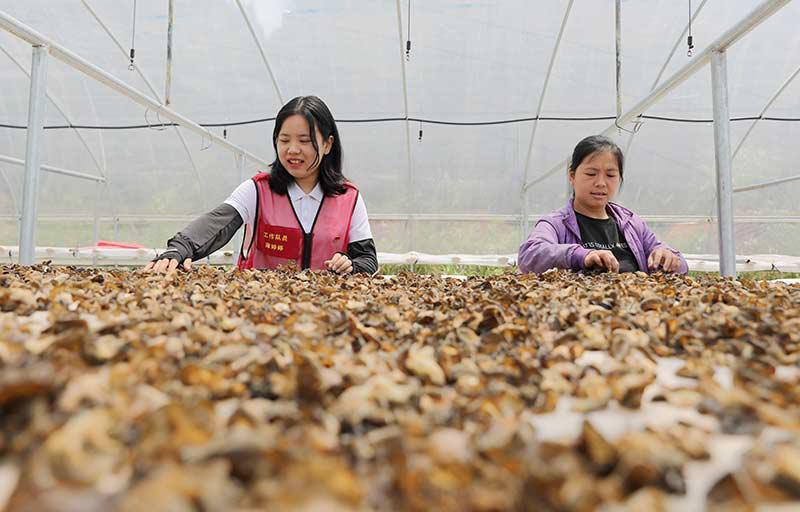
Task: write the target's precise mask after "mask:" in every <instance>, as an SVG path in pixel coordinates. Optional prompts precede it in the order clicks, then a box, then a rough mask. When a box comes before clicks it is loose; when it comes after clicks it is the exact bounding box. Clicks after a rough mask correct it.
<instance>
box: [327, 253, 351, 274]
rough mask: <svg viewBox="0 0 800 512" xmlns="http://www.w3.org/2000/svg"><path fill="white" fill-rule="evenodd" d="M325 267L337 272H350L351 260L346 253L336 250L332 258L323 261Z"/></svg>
mask: <svg viewBox="0 0 800 512" xmlns="http://www.w3.org/2000/svg"><path fill="white" fill-rule="evenodd" d="M325 268H327V269H328V270H330V271H331V272H336V273H337V274H350V273H352V272H353V262H352V261H351V260H350V258H348V257H347V255H346V254H342V253H340V252H337V253H336V254H334V255H333V258H331V259H329V260H328V261H326V262H325Z"/></svg>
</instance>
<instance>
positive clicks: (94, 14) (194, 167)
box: [81, 0, 208, 204]
mask: <svg viewBox="0 0 800 512" xmlns="http://www.w3.org/2000/svg"><path fill="white" fill-rule="evenodd" d="M81 3H82V4H83V6H84V7H85V8H86V10H87V11H89V14H91V15H92V17H93V18H94V19H95V21H97V23H98V24H100V26H101V27H102V28H103V30H104V31H105V33H106V34H107V35H108V37H110V38H111V40H112V41H113V42H114V45H115V46H116V47H117V48H118V49H119V51H120V52H122V54H123V55H125V56H126V57H127V55H128V53H127V52H126V51H125V48H124V47H123V46H122V43H120V41H119V39H117V37H116V36H115V35H114V33H113V32H111V29H110V28H108V26H107V25H106V24H105V22H103V20H102V19H101V18H100V16H99V15H98V14H97V12H96V11H95V10H94V9H93V8H92V6H91V5H89V2H88V1H87V0H81ZM132 65H133V67H134V69H135V71H136V73H137V74H138V75H139V77H140V78H141V79H142V81H143V82H144V83H145V85H146V86H147V89H148V90H149V91H150V94H152V95H153V97H154V98H155V99H156V100H157V101H158V102H159V103H161V104H163V103H164V99H163V98H162V97H161V95H160V94H159V93H158V92H157V91H156V89H155V87H153V84H152V82H150V80H149V79H148V78H147V75H145V74H144V72H143V71H142V70H141V68H140V67H139V66H138V65H137V64H136V63H133V64H132ZM173 129H174V130H175V133H176V134H177V135H178V138H179V139H180V141H181V145H182V146H183V149H184V151H185V152H186V157H187V158H188V159H189V163H191V165H192V170H193V171H194V175H195V178H196V180H197V186H198V187H199V188H200V193H201V195H202V196H203V197H206V203H207V204H208V200H207V196H208V194H207V193H205V187H203V179H202V178H201V177H200V171H199V170H198V169H197V164H196V163H195V161H194V157H192V152H191V151H190V150H189V145H188V144H187V143H186V138H185V137H184V136H183V133H181V131H180V129H179V127H177V126H174V127H173Z"/></svg>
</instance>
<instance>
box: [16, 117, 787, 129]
mask: <svg viewBox="0 0 800 512" xmlns="http://www.w3.org/2000/svg"><path fill="white" fill-rule="evenodd" d="M641 118H642V119H650V120H653V121H668V122H673V123H713V122H714V120H713V119H703V118H688V117H669V116H653V115H643V116H641ZM615 119H616V117H615V116H598V117H556V116H539V118H538V120H539V121H564V122H583V121H613V120H615ZM757 119H761V120H762V121H778V122H794V123H796V122H800V117H767V116H765V117H760V116H742V117H732V118H731V119H730V120H731V122H737V121H755V120H757ZM274 120H275V118H274V117H263V118H260V119H250V120H247V121H236V122H232V123H231V122H225V123H200V126H202V127H203V128H221V127H226V126H227V127H230V126H243V125H250V124H260V123H267V122H270V121H274ZM407 120H408V121H413V122H419V123H429V124H438V125H445V126H494V125H503V124H513V123H529V122H532V121H536V120H537V118H536V117H520V118H515V119H499V120H494V121H444V120H441V119H426V118H420V117H409V118H408V119H407ZM400 121H406V118H405V117H378V118H372V119H369V118H367V119H337V120H336V122H337V123H348V124H369V123H393V122H400ZM172 126H179V125H178V124H177V123H158V124H129V125H91V124H61V125H48V126H45V127H44V129H45V130H69V129H75V130H139V129H144V128H169V127H172ZM0 128H8V129H12V130H27V129H28V127H27V126H26V125H21V124H9V123H0Z"/></svg>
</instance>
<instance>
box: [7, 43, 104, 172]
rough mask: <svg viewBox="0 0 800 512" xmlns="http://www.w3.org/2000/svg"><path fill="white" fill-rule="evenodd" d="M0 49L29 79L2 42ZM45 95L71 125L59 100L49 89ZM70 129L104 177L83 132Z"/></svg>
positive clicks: (29, 75)
mask: <svg viewBox="0 0 800 512" xmlns="http://www.w3.org/2000/svg"><path fill="white" fill-rule="evenodd" d="M0 51H2V52H3V53H4V54H6V56H7V57H8V58H9V59H11V62H13V63H14V64H15V65H16V66H17V67H18V68H19V70H20V71H22V72H23V73H25V76H27V77H28V80H30V78H31V73H30V71H28V70H27V69H26V68H25V66H24V65H23V64H22V63H21V62H20V61H19V60H17V58H16V57H14V56H13V55H12V54H11V52H9V51H8V50H7V49H6V47H5V46H3V45H2V44H0ZM45 96H46V97H47V99H48V100H50V103H52V104H53V106H54V107H56V110H58V113H59V114H61V117H63V118H64V120H65V121H66V122H67V124H69V125H72V120H71V119H70V116H69V115H68V114H67V112H66V110H65V109H64V107H63V105H62V104H61V102H60V101H59V100H58V99H56V98H55V97H54V96H53V95H52V94H50V91H48V90H45ZM72 131H73V132H74V133H75V135H77V136H78V139H80V141H81V144H82V145H83V147H84V148H85V149H86V152H87V153H89V156H90V157H91V159H92V161H93V162H94V165H95V167H97V171H98V172H99V173H100V175H101V176H103V177H104V178H105V177H106V173H105V168H104V167H103V165H101V164H100V161H99V160H98V159H97V157H96V156H95V154H94V152H93V151H92V149H91V148H90V147H89V143H88V142H87V141H86V138H84V136H83V134H82V133H81V132H80V131H79V130H78V129H76V128H72Z"/></svg>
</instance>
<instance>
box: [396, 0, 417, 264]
mask: <svg viewBox="0 0 800 512" xmlns="http://www.w3.org/2000/svg"><path fill="white" fill-rule="evenodd" d="M395 7H396V10H397V37H398V39H399V43H400V44H399V48H400V73H401V74H402V77H403V116H404V117H405V120H406V159H407V163H408V196H407V197H406V209H407V210H408V211H407V212H406V213H409V214H411V213H414V212H412V211H411V210H413V209H414V206H415V204H414V166H413V164H412V161H411V123H410V122H409V120H408V78H407V76H406V57H405V53H403V52H404V51H405V49H404V45H403V11H402V9H401V8H400V0H396V1H395ZM406 23H411V20H406ZM413 223H414V221H413V219H412V218H411V215H409V220H408V222H407V224H406V237H407V238H408V240H409V245H408V250H409V251H413V250H414V245H415V244H414V226H413Z"/></svg>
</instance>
